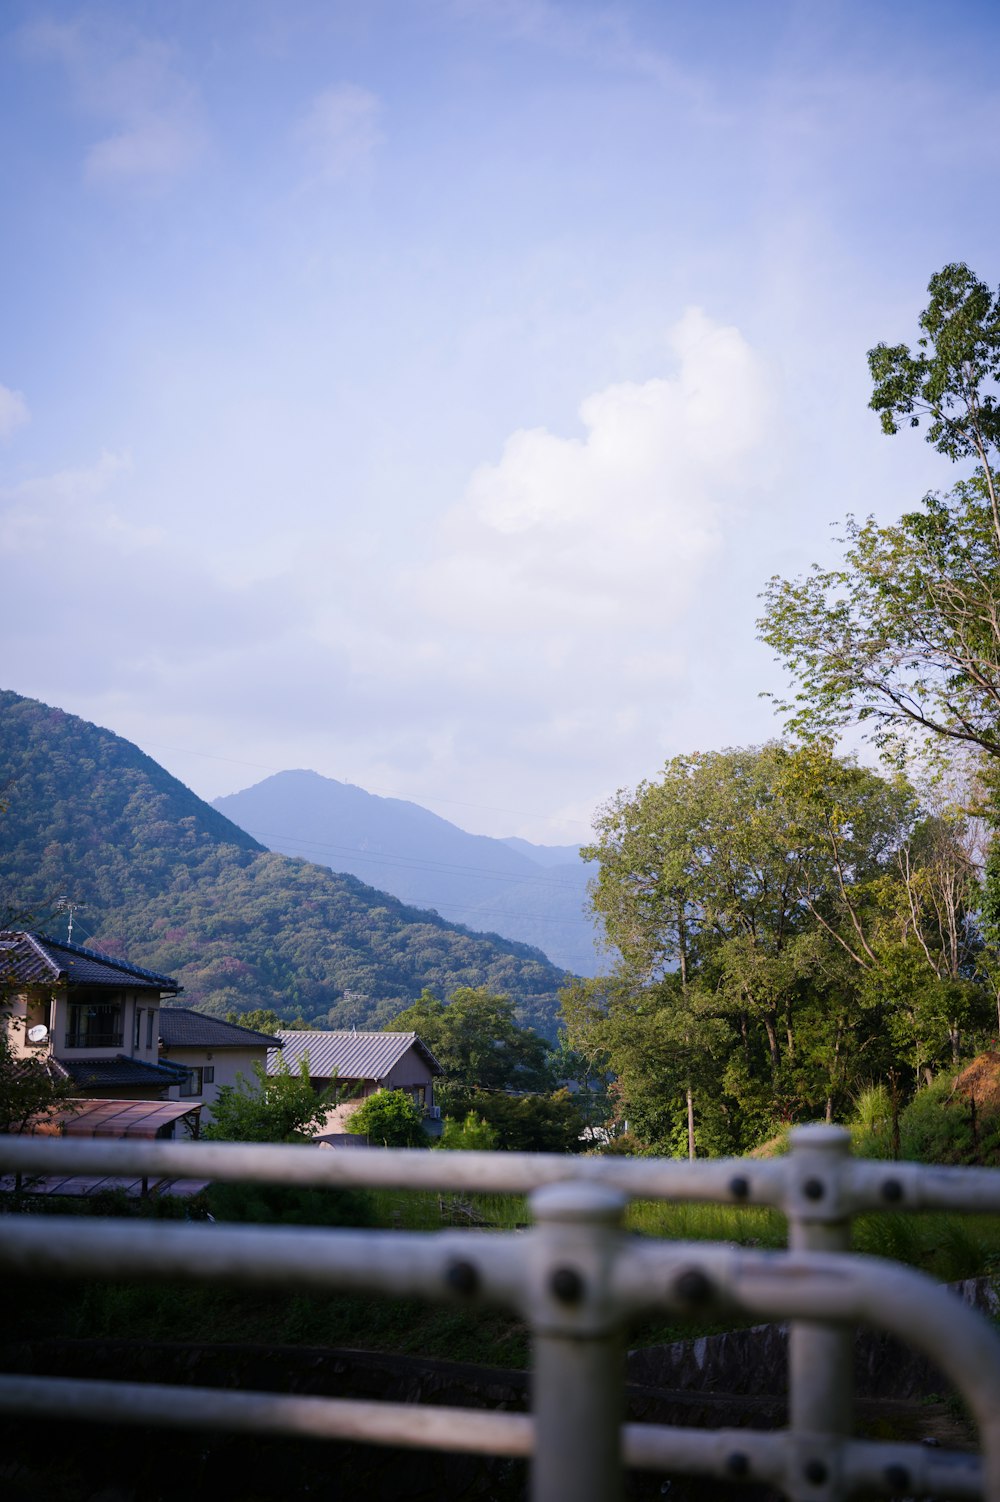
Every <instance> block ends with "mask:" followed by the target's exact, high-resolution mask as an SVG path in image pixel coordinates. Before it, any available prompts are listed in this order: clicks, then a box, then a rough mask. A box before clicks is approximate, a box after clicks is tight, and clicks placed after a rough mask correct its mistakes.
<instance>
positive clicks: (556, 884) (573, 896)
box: [212, 771, 598, 975]
mask: <svg viewBox="0 0 1000 1502" xmlns="http://www.w3.org/2000/svg"><path fill="white" fill-rule="evenodd" d="M212 806H213V808H215V809H216V810H217V811H219V812H220V813H223V814H225V815H226V817H227V818H229V819H231V820H232V821H233V822H234V823H235V824H238V825H239V826H240V827H241V828H242V829H244V830H246V831H247V832H248V833H250V834H251V835H253V836H254V838H255V839H258V840H259V841H260V842H261V844H263V845H266V846H267V848H268V849H269V850H277V851H280V852H281V853H282V854H283V855H297V856H301V857H303V858H305V859H306V860H311V861H322V862H323V863H324V864H325V865H328V866H329V867H330V868H331V869H332V870H334V871H340V872H349V873H350V874H351V875H352V876H356V877H358V878H359V879H360V880H361V881H364V882H367V883H368V884H369V885H371V886H373V887H378V888H380V889H381V890H382V891H385V892H391V893H392V894H393V896H394V897H398V898H399V899H400V900H401V901H403V902H407V903H413V904H414V905H415V906H417V907H420V908H430V909H432V910H434V911H436V912H438V913H440V914H441V916H442V917H443V918H448V919H450V920H451V921H452V922H455V923H461V924H464V925H466V926H467V927H470V928H475V929H480V930H485V931H488V932H491V933H496V934H502V935H503V936H504V937H505V938H508V939H516V940H519V941H520V942H522V943H525V944H531V945H533V946H535V947H537V948H539V949H542V950H543V951H544V952H545V953H546V954H547V955H548V956H549V958H550V959H552V960H553V961H554V962H555V963H556V964H558V965H560V966H562V967H563V968H564V969H567V970H572V971H573V972H574V973H575V974H577V975H595V974H596V973H597V971H598V960H597V953H596V950H595V945H594V926H593V922H592V920H591V919H590V917H589V916H588V913H587V911H586V890H587V882H588V879H589V878H590V877H591V876H592V875H594V874H596V864H595V865H593V866H587V865H586V864H585V863H584V862H583V861H581V859H580V854H579V848H578V847H577V846H575V845H533V844H531V843H530V842H529V841H527V840H521V839H517V838H511V839H507V840H498V839H491V838H490V837H488V836H486V835H477V834H468V833H467V832H466V831H465V830H464V829H460V828H458V826H457V825H455V824H452V823H450V822H449V821H448V820H447V819H442V818H440V817H439V816H438V815H437V814H434V813H431V812H430V810H429V809H426V808H421V807H420V805H419V804H416V803H409V802H406V801H404V800H403V799H400V798H383V797H379V796H377V795H376V794H374V793H368V792H365V790H364V789H363V788H359V787H355V786H353V785H352V784H351V783H347V782H337V781H336V780H335V779H334V778H332V777H321V776H320V775H319V774H318V773H317V772H306V771H294V772H278V773H276V774H275V775H274V776H272V777H266V778H265V779H264V780H263V782H258V783H256V784H255V785H254V786H253V787H249V788H246V789H244V791H243V792H240V793H231V794H229V795H228V796H226V797H224V798H216V799H215V800H214V802H213V805H212Z"/></svg>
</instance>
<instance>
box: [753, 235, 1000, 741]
mask: <svg viewBox="0 0 1000 1502" xmlns="http://www.w3.org/2000/svg"><path fill="white" fill-rule="evenodd" d="M928 292H929V295H930V300H929V303H928V305H927V307H926V309H925V310H924V312H923V313H922V315H921V317H920V328H921V334H920V337H919V338H918V340H917V343H916V347H915V349H910V348H909V347H908V346H907V345H905V344H897V345H887V344H884V343H883V344H879V345H877V346H876V347H875V348H874V349H873V350H871V351H870V352H869V355H868V363H869V368H870V370H871V374H872V378H873V381H874V390H873V395H872V399H871V406H872V408H873V409H874V410H875V411H876V412H878V413H879V414H880V417H881V420H882V428H883V431H884V432H886V433H889V434H894V433H896V432H898V430H899V427H900V426H901V425H908V426H910V427H919V426H920V425H921V424H922V423H925V424H926V437H927V441H928V442H929V443H930V444H932V446H933V447H934V448H935V449H936V450H937V451H938V452H939V453H940V454H942V455H944V456H945V457H947V458H949V459H951V460H952V461H964V462H966V463H967V464H970V465H971V471H970V472H969V473H968V474H967V475H966V476H965V477H964V478H962V479H961V480H959V482H958V483H957V484H956V485H955V486H954V487H953V488H952V489H951V490H950V491H949V492H947V493H945V494H940V493H937V492H934V493H931V494H929V495H927V496H925V498H924V500H923V503H922V508H921V509H920V510H918V511H913V512H909V513H907V514H906V515H904V516H903V517H901V518H900V520H899V521H898V522H896V523H895V524H893V525H891V526H879V525H877V524H876V522H875V521H874V519H873V518H871V517H869V518H868V519H867V520H866V521H864V522H858V521H857V520H856V519H855V518H854V517H848V518H847V521H846V523H845V542H846V548H845V552H844V558H843V563H842V565H841V567H839V568H835V569H820V568H818V567H816V566H814V567H813V568H812V569H811V570H810V571H809V572H808V573H807V574H806V575H804V576H802V577H800V578H798V579H793V580H785V579H782V578H780V577H778V576H775V577H774V578H772V579H771V581H770V583H769V584H768V586H767V588H766V590H765V593H764V598H765V601H766V610H765V614H764V616H763V617H762V619H761V620H760V622H759V626H760V632H761V636H762V638H763V640H764V641H766V642H767V643H768V644H769V645H770V646H771V647H772V648H773V649H774V651H775V653H776V654H777V656H778V657H779V659H780V660H781V661H782V662H784V664H785V666H786V667H787V668H788V669H789V671H790V673H791V675H792V677H793V679H795V680H796V682H797V691H796V693H795V695H794V697H793V698H792V699H791V700H787V701H783V702H781V703H780V704H779V707H780V708H781V709H782V710H783V711H784V712H785V714H786V716H787V723H788V727H789V729H791V730H793V731H794V732H796V733H797V734H801V735H804V736H817V735H821V736H822V735H827V734H829V733H831V732H833V731H837V730H839V729H841V728H842V727H843V726H845V725H847V724H851V723H860V724H863V725H865V726H867V728H868V730H869V731H870V732H871V733H872V736H873V738H874V740H875V741H876V743H879V744H883V745H884V744H886V743H891V742H894V741H898V740H899V739H900V738H904V739H905V738H906V737H907V736H909V735H912V734H914V733H916V734H917V735H918V736H920V737H924V738H929V739H930V740H932V741H933V740H934V739H936V738H937V739H941V738H943V740H944V741H946V742H947V741H950V742H953V743H954V742H958V743H963V744H967V745H971V746H975V747H978V748H980V749H981V750H982V751H985V752H986V753H988V754H989V755H990V756H991V757H1000V495H998V484H997V470H996V465H997V457H998V452H1000V407H998V400H997V385H998V380H1000V294H996V295H994V294H993V293H992V292H991V290H990V288H989V287H988V286H987V285H986V283H984V282H981V281H979V280H978V279H977V278H976V277H975V276H974V275H973V273H972V272H971V271H970V270H969V268H968V267H967V266H964V265H960V264H955V265H949V266H945V267H944V269H943V270H942V271H940V272H938V273H937V274H936V275H935V276H933V277H932V278H931V281H930V284H929V288H928Z"/></svg>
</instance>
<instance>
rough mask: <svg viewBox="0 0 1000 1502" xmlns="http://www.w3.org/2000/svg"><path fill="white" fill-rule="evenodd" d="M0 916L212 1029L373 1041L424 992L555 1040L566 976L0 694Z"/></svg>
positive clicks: (80, 724) (110, 742) (60, 719)
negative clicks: (255, 1025)
mask: <svg viewBox="0 0 1000 1502" xmlns="http://www.w3.org/2000/svg"><path fill="white" fill-rule="evenodd" d="M0 834H2V840H0V907H2V906H5V907H6V910H7V911H6V913H5V914H0V917H2V918H3V921H4V922H5V924H11V923H13V924H16V925H18V926H22V925H27V924H30V925H31V926H36V927H42V928H47V929H48V930H49V931H50V932H52V933H53V935H54V936H57V937H65V936H66V927H67V922H68V914H70V912H71V913H72V919H73V939H74V941H75V942H78V943H84V944H89V945H92V946H93V947H95V948H98V949H102V950H104V951H105V952H107V953H109V954H112V955H115V956H120V957H123V958H126V959H128V960H130V961H131V962H133V963H135V964H139V965H144V966H148V967H149V968H150V969H153V970H156V971H158V972H160V973H162V974H167V975H172V976H176V977H177V978H178V979H179V980H180V982H181V984H182V985H183V986H184V992H185V994H184V1002H185V1005H188V1006H194V1007H199V1008H201V1009H203V1010H205V1011H208V1012H211V1013H214V1014H216V1015H221V1014H224V1013H225V1012H226V1011H228V1010H230V1009H234V1010H236V1011H238V1012H240V1011H245V1010H249V1009H251V1008H255V1007H270V1008H273V1009H274V1010H275V1011H277V1012H278V1014H279V1016H281V1017H282V1018H283V1019H285V1020H287V1021H292V1020H295V1019H297V1018H299V1017H301V1018H303V1019H304V1020H305V1021H306V1022H308V1023H310V1024H312V1025H313V1026H318V1027H329V1028H343V1027H351V1026H356V1027H378V1026H380V1025H381V1024H382V1023H383V1022H386V1021H389V1020H391V1018H392V1017H394V1016H395V1015H396V1014H397V1013H399V1012H400V1011H402V1010H403V1009H404V1008H405V1007H407V1006H409V1005H410V1004H411V1003H412V1002H413V1001H414V1000H415V999H416V998H417V997H418V996H419V994H420V992H421V990H422V989H423V988H424V987H427V988H428V989H430V990H431V991H433V992H434V994H435V995H437V996H439V997H441V998H447V997H448V996H449V995H450V994H451V992H452V991H454V990H455V988H456V987H457V986H463V985H470V986H480V985H482V986H488V987H489V988H490V989H491V990H494V991H499V992H503V993H505V994H507V995H508V996H510V998H511V999H512V1000H513V1001H514V1003H515V1006H516V1009H517V1014H518V1016H519V1018H520V1020H521V1021H522V1022H523V1023H527V1024H530V1025H532V1026H534V1027H537V1028H538V1030H539V1031H541V1032H544V1033H545V1034H546V1035H548V1036H550V1037H551V1036H552V1035H553V1033H554V1031H555V1022H556V1012H557V993H558V990H559V987H560V986H561V984H562V983H563V982H564V981H565V979H566V975H565V972H564V971H562V970H561V969H559V968H558V967H557V966H555V965H553V964H552V963H551V962H550V961H549V960H548V959H547V958H546V956H545V955H544V954H543V953H542V952H541V951H539V950H538V949H534V948H531V947H530V946H528V945H526V944H519V943H515V942H513V941H511V940H508V939H501V938H499V937H497V936H495V935H489V934H479V933H474V932H471V931H470V930H469V929H468V928H465V927H462V926H459V925H457V924H454V923H448V922H446V921H445V920H444V919H443V918H442V917H440V916H439V915H438V914H436V913H429V912H422V911H419V910H418V909H416V908H413V907H409V906H407V905H406V904H404V903H402V902H400V901H399V899H398V898H396V897H393V896H390V895H388V894H387V893H385V892H383V891H376V890H374V889H373V888H372V887H370V886H367V885H365V884H364V883H362V882H361V881H359V880H358V879H357V878H356V877H354V876H350V875H338V874H335V873H334V872H332V871H331V870H330V869H329V868H328V867H327V866H326V865H319V864H315V863H314V862H313V861H310V860H303V859H293V858H290V857H288V856H285V855H282V854H278V853H274V852H272V851H270V850H267V849H265V848H264V846H263V845H262V844H261V843H260V842H259V841H258V840H256V839H254V838H253V836H252V835H250V834H248V833H247V832H246V831H245V830H243V829H241V828H239V826H238V825H236V824H234V823H233V822H232V821H231V820H230V819H228V818H226V817H225V816H224V814H222V813H220V812H219V811H218V810H217V809H215V808H213V807H212V806H211V805H210V804H208V803H205V802H203V801H202V799H200V798H198V797H197V796H196V795H195V794H194V793H192V792H191V790H190V789H189V788H186V787H185V786H184V785H183V783H181V782H179V781H178V780H177V779H176V778H175V777H172V776H171V775H170V773H169V772H167V771H166V770H165V769H164V768H163V767H161V766H159V765H158V763H157V762H155V761H153V759H152V758H151V757H149V756H147V755H145V753H144V752H142V751H140V750H139V749H138V747H136V746H134V745H132V744H131V743H130V742H129V741H126V740H123V739H122V738H121V737H120V736H117V735H115V734H113V733H112V732H111V731H109V730H103V729H101V728H100V727H98V726H96V725H93V724H91V723H90V722H89V721H87V720H83V719H79V718H78V717H77V716H75V715H71V714H67V713H65V712H64V711H63V710H60V709H54V708H51V707H50V706H48V705H45V704H40V703H38V702H37V701H35V700H32V699H26V698H22V697H21V696H20V695H18V694H15V693H10V692H0Z"/></svg>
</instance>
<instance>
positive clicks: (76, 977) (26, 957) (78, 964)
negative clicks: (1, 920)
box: [0, 932, 182, 994]
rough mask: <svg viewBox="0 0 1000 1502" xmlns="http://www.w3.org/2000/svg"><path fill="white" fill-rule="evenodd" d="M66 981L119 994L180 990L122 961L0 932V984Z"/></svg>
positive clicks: (53, 941) (80, 948) (22, 934)
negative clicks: (123, 989) (125, 989)
mask: <svg viewBox="0 0 1000 1502" xmlns="http://www.w3.org/2000/svg"><path fill="white" fill-rule="evenodd" d="M58 981H66V982H67V983H68V984H69V985H71V986H114V987H115V989H116V990H118V991H120V990H122V988H123V987H127V988H128V989H129V990H130V991H160V992H162V991H170V992H173V993H174V994H176V993H177V992H178V991H180V990H181V989H182V987H181V986H179V985H178V984H177V982H176V981H175V980H172V979H171V977H170V976H169V975H157V973H156V971H155V970H143V969H141V967H140V966H138V965H129V964H126V962H125V961H124V960H115V959H112V958H111V956H110V955H108V954H99V953H98V951H97V950H96V949H84V947H83V945H82V944H67V943H64V942H62V941H60V940H57V939H50V938H47V937H46V935H45V934H36V933H27V932H5V933H0V984H3V983H5V982H6V983H11V982H13V983H16V984H20V985H45V984H49V985H51V984H53V983H55V982H58Z"/></svg>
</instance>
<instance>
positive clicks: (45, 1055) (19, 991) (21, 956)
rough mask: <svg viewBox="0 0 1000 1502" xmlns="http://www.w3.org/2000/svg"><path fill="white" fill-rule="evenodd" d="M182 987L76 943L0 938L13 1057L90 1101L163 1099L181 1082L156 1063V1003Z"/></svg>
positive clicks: (1, 988) (1, 987)
mask: <svg viewBox="0 0 1000 1502" xmlns="http://www.w3.org/2000/svg"><path fill="white" fill-rule="evenodd" d="M180 989H181V987H180V986H179V985H178V984H177V982H176V981H175V980H172V979H171V977H170V976H169V975H157V974H156V973H155V972H154V971H152V970H143V969H140V967H139V966H138V965H129V964H126V963H125V961H124V960H116V959H112V958H111V956H110V955H106V954H100V953H98V951H97V950H94V949H85V948H84V947H83V946H82V945H81V944H70V943H64V942H62V941H60V940H56V939H50V938H47V937H46V935H45V934H39V933H30V932H27V931H18V932H3V933H0V995H2V996H3V1004H4V1010H5V1021H6V1025H7V1033H8V1038H9V1040H10V1044H11V1048H12V1051H13V1052H14V1054H15V1055H16V1056H18V1057H20V1058H31V1059H37V1060H39V1061H40V1062H42V1063H44V1064H45V1065H46V1067H47V1068H48V1069H49V1071H50V1073H52V1074H53V1075H55V1076H56V1077H57V1078H60V1079H62V1080H65V1081H66V1082H67V1083H68V1084H69V1085H71V1086H72V1087H73V1088H74V1089H75V1091H76V1092H77V1093H78V1094H80V1095H84V1096H87V1097H89V1098H92V1099H94V1098H97V1099H104V1100H108V1099H114V1100H164V1099H165V1098H166V1095H167V1091H168V1090H169V1089H170V1087H171V1086H176V1085H178V1084H179V1083H180V1081H181V1079H182V1077H183V1076H182V1074H181V1072H180V1071H179V1070H178V1069H177V1067H176V1066H171V1065H169V1064H162V1063H161V1062H160V1059H159V1041H160V1025H159V1017H160V999H161V997H163V996H176V995H177V994H178V992H179V991H180Z"/></svg>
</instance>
